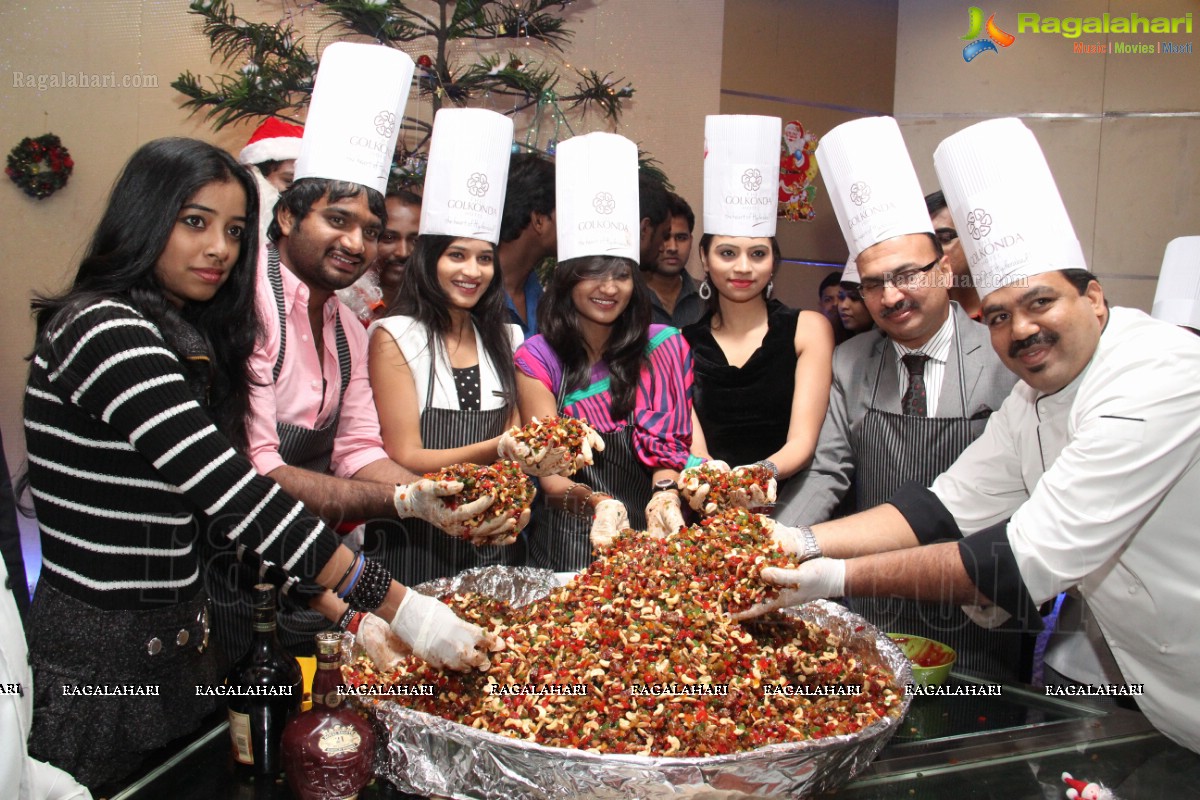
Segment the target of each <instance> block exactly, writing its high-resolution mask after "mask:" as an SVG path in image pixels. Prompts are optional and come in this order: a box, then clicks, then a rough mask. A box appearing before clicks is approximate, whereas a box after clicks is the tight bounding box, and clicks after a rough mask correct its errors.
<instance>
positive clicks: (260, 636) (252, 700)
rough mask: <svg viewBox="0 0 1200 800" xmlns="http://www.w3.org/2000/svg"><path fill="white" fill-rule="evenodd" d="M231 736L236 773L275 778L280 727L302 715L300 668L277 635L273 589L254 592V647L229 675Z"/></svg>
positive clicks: (257, 588) (263, 587)
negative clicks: (290, 719) (299, 714)
mask: <svg viewBox="0 0 1200 800" xmlns="http://www.w3.org/2000/svg"><path fill="white" fill-rule="evenodd" d="M227 683H228V684H229V686H230V687H231V691H230V695H229V737H230V744H231V745H232V747H233V760H234V762H235V763H236V764H237V768H238V772H239V773H241V774H242V775H245V776H251V777H255V778H269V779H274V777H275V776H276V775H278V774H279V773H280V772H281V771H282V770H283V763H282V761H281V760H280V756H279V742H280V739H281V738H282V737H283V727H284V725H286V724H287V721H288V719H289V718H290V717H292V716H295V715H296V714H297V713H299V711H300V699H301V697H302V695H303V694H304V678H303V675H302V673H301V672H300V663H299V662H298V661H296V659H295V657H293V656H292V655H291V654H290V653H288V652H287V651H286V650H284V649H283V646H282V645H280V644H279V637H278V636H276V634H275V587H274V586H272V585H271V584H269V583H260V584H258V585H257V586H255V587H254V642H253V643H252V644H251V645H250V652H248V653H246V655H244V656H242V657H241V658H240V659H238V662H237V663H236V664H234V665H233V669H232V670H230V672H229V677H228V679H227Z"/></svg>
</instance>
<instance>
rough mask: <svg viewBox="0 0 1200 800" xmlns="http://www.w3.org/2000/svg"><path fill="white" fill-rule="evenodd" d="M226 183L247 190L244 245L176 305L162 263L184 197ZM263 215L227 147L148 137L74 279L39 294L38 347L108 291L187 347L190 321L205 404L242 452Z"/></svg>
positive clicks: (173, 344)
mask: <svg viewBox="0 0 1200 800" xmlns="http://www.w3.org/2000/svg"><path fill="white" fill-rule="evenodd" d="M225 181H236V182H237V183H238V184H239V185H240V186H241V187H242V190H243V191H244V192H245V194H246V220H247V222H246V228H245V231H244V233H243V235H242V240H241V249H240V252H239V253H238V256H237V260H236V261H235V262H234V264H233V269H232V270H231V271H230V275H229V278H228V279H227V280H226V281H225V283H224V285H222V286H221V288H220V289H218V290H217V292H216V294H215V295H213V297H212V299H210V300H207V301H205V302H189V303H186V304H185V305H184V307H183V308H182V309H177V308H176V307H175V306H173V305H172V304H171V302H170V301H169V300H168V299H167V297H166V295H165V294H164V293H163V288H162V286H161V285H160V284H159V282H158V278H157V276H156V275H155V270H154V268H155V265H156V264H157V263H158V259H159V256H160V255H162V252H163V250H164V249H165V248H166V246H167V240H168V239H169V238H170V236H171V232H172V230H173V229H174V227H175V224H176V218H177V217H178V215H179V211H180V209H182V208H183V206H184V204H186V203H187V202H188V201H189V200H190V199H191V198H192V197H194V196H195V194H196V193H197V192H198V191H200V189H201V188H203V187H204V186H206V185H207V184H210V183H214V182H217V183H221V182H225ZM257 219H258V193H257V190H256V189H255V186H254V179H253V178H252V177H251V176H250V173H249V172H248V171H246V169H245V168H244V167H242V166H241V165H240V164H238V163H237V161H235V160H234V159H233V157H232V156H230V155H229V154H228V153H226V152H225V151H223V150H220V149H218V148H216V147H214V146H213V145H210V144H207V143H205V142H201V141H198V140H196V139H183V138H167V139H156V140H154V141H152V142H148V143H146V144H144V145H142V146H141V147H140V148H138V150H137V152H135V153H134V154H133V156H132V157H130V159H129V162H128V163H127V164H126V165H125V169H124V170H123V171H122V172H121V175H120V177H119V178H117V182H116V184H115V185H114V186H113V190H112V194H111V195H110V196H109V199H108V206H107V208H106V209H105V210H104V216H103V217H101V219H100V224H99V226H98V227H97V228H96V232H95V234H94V235H93V236H92V241H91V244H90V245H89V246H88V249H87V252H86V254H85V255H84V257H83V260H82V261H81V262H80V264H79V270H78V272H77V273H76V274H75V280H74V281H73V282H72V284H71V287H70V288H69V289H67V290H66V291H65V292H63V293H62V294H59V295H55V296H42V295H37V296H35V297H34V300H33V303H32V304H31V306H32V308H33V312H34V316H35V319H36V322H37V344H36V345H35V349H40V348H43V347H46V346H51V347H52V346H53V345H52V344H50V342H49V334H50V333H51V332H53V331H55V330H57V329H59V328H60V327H61V326H62V325H64V324H65V323H66V322H67V321H68V320H69V319H70V318H71V317H73V316H74V315H75V314H78V313H79V312H80V311H82V310H83V309H84V308H86V307H87V306H89V305H91V304H93V303H95V302H97V301H99V300H104V299H119V300H121V301H122V302H125V303H127V304H129V305H130V306H132V307H134V308H135V309H137V311H138V312H139V313H141V314H142V315H144V316H145V317H146V318H147V319H149V320H150V321H151V322H153V323H154V324H155V325H156V326H157V327H158V329H159V330H160V331H161V332H162V334H163V337H164V339H165V340H166V342H167V345H168V346H169V347H170V348H171V349H172V350H174V351H176V352H177V353H180V354H183V350H184V349H185V345H184V341H185V339H190V338H193V337H192V334H191V333H190V332H189V331H187V327H188V326H189V325H190V326H191V328H194V329H195V331H196V332H198V333H199V334H200V336H201V338H202V339H203V340H204V343H205V345H206V346H207V348H208V355H209V363H210V365H211V366H210V374H209V386H208V403H207V409H206V410H207V411H208V413H209V414H210V416H212V418H213V421H214V423H216V425H217V427H218V428H219V429H220V430H221V432H222V433H224V434H225V436H226V437H228V438H229V440H230V441H231V442H233V444H234V446H235V447H237V448H239V449H241V450H244V449H245V447H246V441H247V439H246V417H247V414H248V412H249V407H250V387H251V383H252V380H253V378H252V376H251V373H250V368H249V359H250V354H251V353H252V352H253V350H254V344H255V340H256V338H257V336H258V332H259V319H258V314H257V311H256V310H255V305H254V287H255V261H256V259H257V257H258V224H257V222H256V220H257Z"/></svg>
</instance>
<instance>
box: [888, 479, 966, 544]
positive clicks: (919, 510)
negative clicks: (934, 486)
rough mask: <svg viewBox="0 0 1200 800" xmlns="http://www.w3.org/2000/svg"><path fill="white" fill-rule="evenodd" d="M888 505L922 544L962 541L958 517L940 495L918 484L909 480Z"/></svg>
mask: <svg viewBox="0 0 1200 800" xmlns="http://www.w3.org/2000/svg"><path fill="white" fill-rule="evenodd" d="M888 503H889V504H891V505H893V506H895V508H896V510H897V511H899V512H900V513H901V515H903V517H904V519H905V520H907V521H908V525H909V527H910V528H912V529H913V533H914V534H916V536H917V541H918V542H919V543H920V544H932V543H933V542H940V541H945V540H947V539H961V538H962V531H960V530H959V529H958V522H957V521H955V519H954V515H953V514H951V513H950V511H949V510H947V508H946V507H945V506H944V505H942V501H941V500H939V499H938V496H937V495H936V494H934V493H933V492H931V491H929V489H927V488H926V487H924V486H922V485H921V484H919V483H917V482H916V481H908V482H907V483H905V484H904V485H903V486H901V487H900V488H899V489H897V490H896V493H895V494H894V495H892V496H891V498H890V499H889V500H888Z"/></svg>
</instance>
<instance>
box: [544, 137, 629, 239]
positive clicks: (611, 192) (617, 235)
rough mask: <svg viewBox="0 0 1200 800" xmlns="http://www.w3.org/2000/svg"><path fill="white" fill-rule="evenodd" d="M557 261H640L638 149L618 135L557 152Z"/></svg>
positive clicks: (577, 140) (571, 143) (577, 141)
mask: <svg viewBox="0 0 1200 800" xmlns="http://www.w3.org/2000/svg"><path fill="white" fill-rule="evenodd" d="M554 168H555V203H556V206H555V216H556V218H557V222H558V260H559V261H560V262H561V261H567V260H569V259H572V258H579V257H581V256H619V257H621V258H628V259H630V260H632V261H635V262H636V261H637V260H638V258H639V257H640V256H641V221H642V216H641V210H640V206H639V202H638V155H637V145H635V144H634V143H633V142H631V141H629V140H628V139H626V138H625V137H624V136H618V135H616V134H615V133H589V134H585V135H583V136H575V137H572V138H570V139H567V140H566V141H565V142H562V143H560V144H559V145H558V149H557V151H556V152H555V165H554Z"/></svg>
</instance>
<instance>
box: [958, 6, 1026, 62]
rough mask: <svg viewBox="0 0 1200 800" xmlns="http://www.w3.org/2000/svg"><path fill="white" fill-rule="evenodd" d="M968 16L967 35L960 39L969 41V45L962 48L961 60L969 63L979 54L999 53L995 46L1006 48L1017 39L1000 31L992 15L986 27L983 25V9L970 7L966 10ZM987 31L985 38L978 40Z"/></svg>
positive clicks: (994, 16)
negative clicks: (989, 51)
mask: <svg viewBox="0 0 1200 800" xmlns="http://www.w3.org/2000/svg"><path fill="white" fill-rule="evenodd" d="M968 13H969V15H970V28H969V29H968V30H967V35H966V36H963V37H961V38H962V40H963V41H967V40H971V41H970V43H969V44H968V45H967V46H966V47H964V48H963V60H964V61H967V62H970V61H973V60H974V59H975V57H976V56H977V55H979V54H980V53H983V52H986V51H988V50H991V51H992V52H993V53H998V52H1000V51H999V50H997V49H996V45H1000V46H1001V47H1008V46H1009V45H1010V44H1012V43H1013V42H1015V41H1016V40H1017V37H1015V36H1013V35H1012V34H1011V33H1006V32H1004V31H1002V30H1000V27H999V26H998V25H997V24H996V15H995V14H992V15H991V16H990V17H988V19H987V25H986V26H985V25H984V24H983V9H981V8H979V7H978V6H971V8H970V9H969V10H968ZM985 29H986V30H987V37H986V38H983V39H981V38H979V34H980V33H981V32H983V31H984V30H985Z"/></svg>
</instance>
